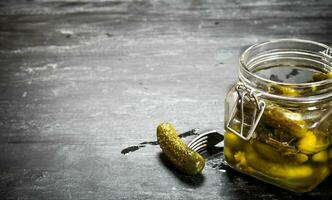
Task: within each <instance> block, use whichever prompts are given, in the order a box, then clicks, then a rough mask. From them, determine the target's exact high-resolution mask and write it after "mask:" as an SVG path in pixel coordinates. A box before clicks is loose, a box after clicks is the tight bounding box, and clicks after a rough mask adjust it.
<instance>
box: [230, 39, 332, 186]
mask: <svg viewBox="0 0 332 200" xmlns="http://www.w3.org/2000/svg"><path fill="white" fill-rule="evenodd" d="M331 56H332V48H329V47H328V46H327V45H324V44H320V43H317V42H313V41H305V40H298V39H280V40H274V41H267V42H264V43H260V44H256V45H253V46H251V47H250V48H248V49H247V50H246V51H244V53H243V54H242V55H241V58H240V63H241V65H240V70H239V82H238V83H236V84H235V85H234V87H233V88H231V89H230V90H229V92H228V94H227V97H226V100H225V137H224V138H225V141H224V142H225V143H224V144H225V145H224V155H225V158H226V161H227V163H228V164H229V165H230V166H231V167H232V168H234V169H235V170H238V171H240V172H243V173H245V174H248V175H250V176H253V177H255V178H258V179H260V180H262V181H265V182H267V183H270V184H274V185H276V186H279V187H282V188H285V189H287V190H291V191H295V192H308V191H311V190H312V189H314V188H315V187H316V186H317V185H319V184H320V183H321V182H322V181H323V180H324V179H325V178H326V177H327V176H329V175H330V173H331V172H332V95H331V88H332V81H331V80H329V79H332V57H331ZM324 80H325V81H324Z"/></svg>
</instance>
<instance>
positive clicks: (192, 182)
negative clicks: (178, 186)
mask: <svg viewBox="0 0 332 200" xmlns="http://www.w3.org/2000/svg"><path fill="white" fill-rule="evenodd" d="M158 157H159V161H160V162H161V163H162V165H163V166H165V168H166V169H168V170H169V171H170V172H171V173H172V174H174V176H176V177H177V178H178V179H179V180H180V181H181V182H182V183H185V184H186V185H188V186H191V187H193V188H197V187H199V186H201V185H202V184H203V182H204V180H205V177H204V176H203V175H202V174H198V175H196V176H189V175H185V174H183V173H182V172H180V171H179V170H177V169H176V168H175V167H174V166H173V165H172V163H171V162H170V161H169V160H168V158H167V157H166V156H165V154H163V153H159V156H158Z"/></svg>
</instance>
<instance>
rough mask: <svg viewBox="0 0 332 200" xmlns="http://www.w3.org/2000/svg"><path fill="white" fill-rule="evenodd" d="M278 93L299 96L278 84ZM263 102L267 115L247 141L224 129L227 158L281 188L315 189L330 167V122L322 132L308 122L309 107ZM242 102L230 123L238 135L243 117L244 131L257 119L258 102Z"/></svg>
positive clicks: (236, 166) (331, 164)
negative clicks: (256, 104) (327, 128)
mask: <svg viewBox="0 0 332 200" xmlns="http://www.w3.org/2000/svg"><path fill="white" fill-rule="evenodd" d="M276 90H277V89H276ZM278 91H279V92H280V93H283V94H284V95H289V96H293V97H294V96H297V95H298V94H300V93H298V94H297V91H295V90H293V89H287V88H286V87H283V88H280V87H279V88H278ZM264 102H265V110H264V112H263V115H262V117H261V119H260V122H259V123H258V124H257V127H256V129H255V131H254V135H253V137H252V138H250V139H249V140H248V141H246V140H244V139H242V138H241V137H239V136H238V135H236V134H235V133H233V132H231V131H229V130H228V129H227V128H226V133H225V147H224V155H225V158H226V160H227V162H228V163H229V164H230V165H231V166H232V167H234V168H235V169H237V170H239V171H241V172H244V173H247V174H249V175H253V176H256V177H259V178H260V179H263V180H264V179H266V180H270V181H271V182H272V183H275V184H276V185H278V186H281V187H284V188H287V189H290V190H294V191H303V192H304V191H309V190H311V189H312V188H313V187H315V186H316V185H318V184H319V183H320V182H321V180H323V179H324V178H325V177H326V176H328V175H329V174H330V170H332V150H331V149H332V147H330V146H331V143H332V136H331V135H330V133H328V132H326V131H325V130H326V124H324V125H323V126H322V127H321V128H323V129H322V130H321V129H319V128H318V127H316V126H312V122H311V121H308V120H307V119H308V116H307V113H310V112H308V111H302V110H301V109H298V110H296V109H294V108H293V109H290V108H288V107H285V106H283V105H282V104H276V103H274V102H272V101H270V100H265V101H264ZM243 106H244V110H243V113H241V105H240V104H239V103H238V104H237V113H236V114H235V116H234V120H233V123H232V124H231V128H232V129H233V130H235V131H237V132H238V133H240V127H241V123H242V119H243V120H244V121H243V122H244V129H243V130H246V131H248V130H249V128H250V126H252V121H253V119H254V116H253V113H254V109H255V108H256V107H255V104H253V103H252V102H251V101H249V100H248V99H247V101H245V102H244V105H243ZM242 115H243V116H242ZM242 117H243V118H242Z"/></svg>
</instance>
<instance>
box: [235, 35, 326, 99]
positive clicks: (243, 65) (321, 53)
mask: <svg viewBox="0 0 332 200" xmlns="http://www.w3.org/2000/svg"><path fill="white" fill-rule="evenodd" d="M282 42H293V43H303V44H304V43H307V44H310V45H315V46H317V47H320V48H322V49H323V50H326V51H327V52H328V53H330V54H331V53H332V47H329V46H328V45H325V44H323V43H319V42H315V41H311V40H304V39H296V38H287V39H274V40H269V41H265V42H262V43H256V44H254V45H251V46H250V47H248V48H247V49H246V50H245V51H244V52H243V53H242V54H241V56H240V59H239V62H240V72H239V75H240V76H239V78H240V80H241V81H243V82H244V83H245V82H248V80H247V81H245V80H244V79H246V77H245V76H244V75H243V74H242V72H241V71H242V70H243V71H244V72H245V73H246V74H248V75H249V76H250V77H252V78H254V79H257V80H258V81H261V82H265V83H269V84H274V85H280V86H292V87H298V88H306V87H317V86H322V85H327V84H332V79H325V80H320V81H313V82H305V83H289V82H278V81H274V80H271V79H267V78H264V77H262V76H259V75H258V74H256V73H254V72H253V71H252V70H250V68H248V65H247V63H246V62H247V60H246V59H247V58H246V56H248V55H249V53H250V52H252V51H253V50H254V49H255V48H259V47H262V46H265V45H269V44H273V43H282ZM330 54H327V53H324V51H318V52H317V55H319V56H321V57H322V58H325V59H326V60H328V63H329V65H328V66H329V67H331V68H332V55H330ZM246 85H247V84H246ZM260 92H263V93H264V95H266V96H270V97H273V98H280V99H283V100H293V101H306V100H309V99H311V100H310V101H312V100H313V99H312V96H306V97H289V96H283V95H276V94H270V93H268V92H266V91H260ZM328 97H332V93H331V92H330V94H324V95H317V96H316V97H315V98H314V99H315V101H316V100H321V99H325V98H328Z"/></svg>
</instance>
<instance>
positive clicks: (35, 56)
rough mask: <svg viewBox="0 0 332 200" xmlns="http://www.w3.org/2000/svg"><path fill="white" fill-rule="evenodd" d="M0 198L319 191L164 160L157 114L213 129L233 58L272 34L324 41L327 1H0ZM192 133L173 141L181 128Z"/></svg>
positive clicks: (327, 37) (325, 188) (326, 195)
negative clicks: (190, 170) (197, 171)
mask: <svg viewBox="0 0 332 200" xmlns="http://www.w3.org/2000/svg"><path fill="white" fill-rule="evenodd" d="M0 15H1V17H0V118H1V119H0V152H1V153H0V199H298V198H301V199H332V178H328V179H327V180H326V181H325V182H323V183H322V184H321V185H320V186H319V187H318V188H317V189H315V190H314V191H313V192H311V193H307V194H295V193H291V192H288V191H285V190H282V189H279V188H276V187H274V186H270V185H268V184H265V183H262V182H260V181H257V180H255V179H253V178H250V177H247V176H244V175H241V174H239V173H237V172H234V171H233V170H230V169H229V168H228V167H226V166H225V165H224V160H223V159H222V155H219V156H217V157H213V158H210V159H209V160H208V162H207V166H206V168H205V170H204V173H203V175H202V176H198V177H195V178H190V177H186V176H183V175H181V174H180V173H178V172H176V171H174V169H173V168H172V167H170V166H169V164H168V163H167V162H165V161H164V159H163V157H162V155H161V154H160V148H159V147H158V146H156V145H146V147H145V148H141V149H139V150H138V151H135V152H132V153H129V154H127V155H123V154H121V151H122V150H123V149H124V148H126V147H128V146H132V145H137V144H138V143H141V142H145V141H154V140H155V139H156V136H155V128H156V126H157V125H158V124H159V123H160V122H162V121H165V120H167V121H169V122H171V123H173V124H174V126H175V127H176V128H177V130H178V131H179V132H180V133H181V132H185V131H187V130H190V129H193V128H200V129H208V128H214V129H217V130H219V131H222V130H223V114H224V104H223V103H224V98H225V93H226V91H227V89H228V88H229V87H230V86H231V85H232V84H233V83H234V82H235V81H236V80H237V70H238V57H239V54H240V53H241V51H243V49H244V48H246V47H248V46H249V45H251V44H253V43H256V42H260V41H264V40H270V39H274V38H294V37H296V38H303V39H311V40H316V41H319V42H323V43H327V44H330V45H331V44H332V1H330V0H326V1H316V0H308V1H299V0H296V1H289V0H280V1H270V2H269V1H265V0H258V1H256V0H250V1H240V0H234V1H230V0H223V1H217V0H212V1H203V0H192V1H177V0H165V1H158V0H147V1H135V0H127V1H94V0H91V1H79V0H77V1H69V0H68V1H64V0H59V1H46V0H36V1H32V0H30V1H28V0H27V1H10V0H8V1H1V2H0ZM192 137H193V136H188V137H186V138H184V140H186V141H189V140H190V139H191V138H192Z"/></svg>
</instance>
